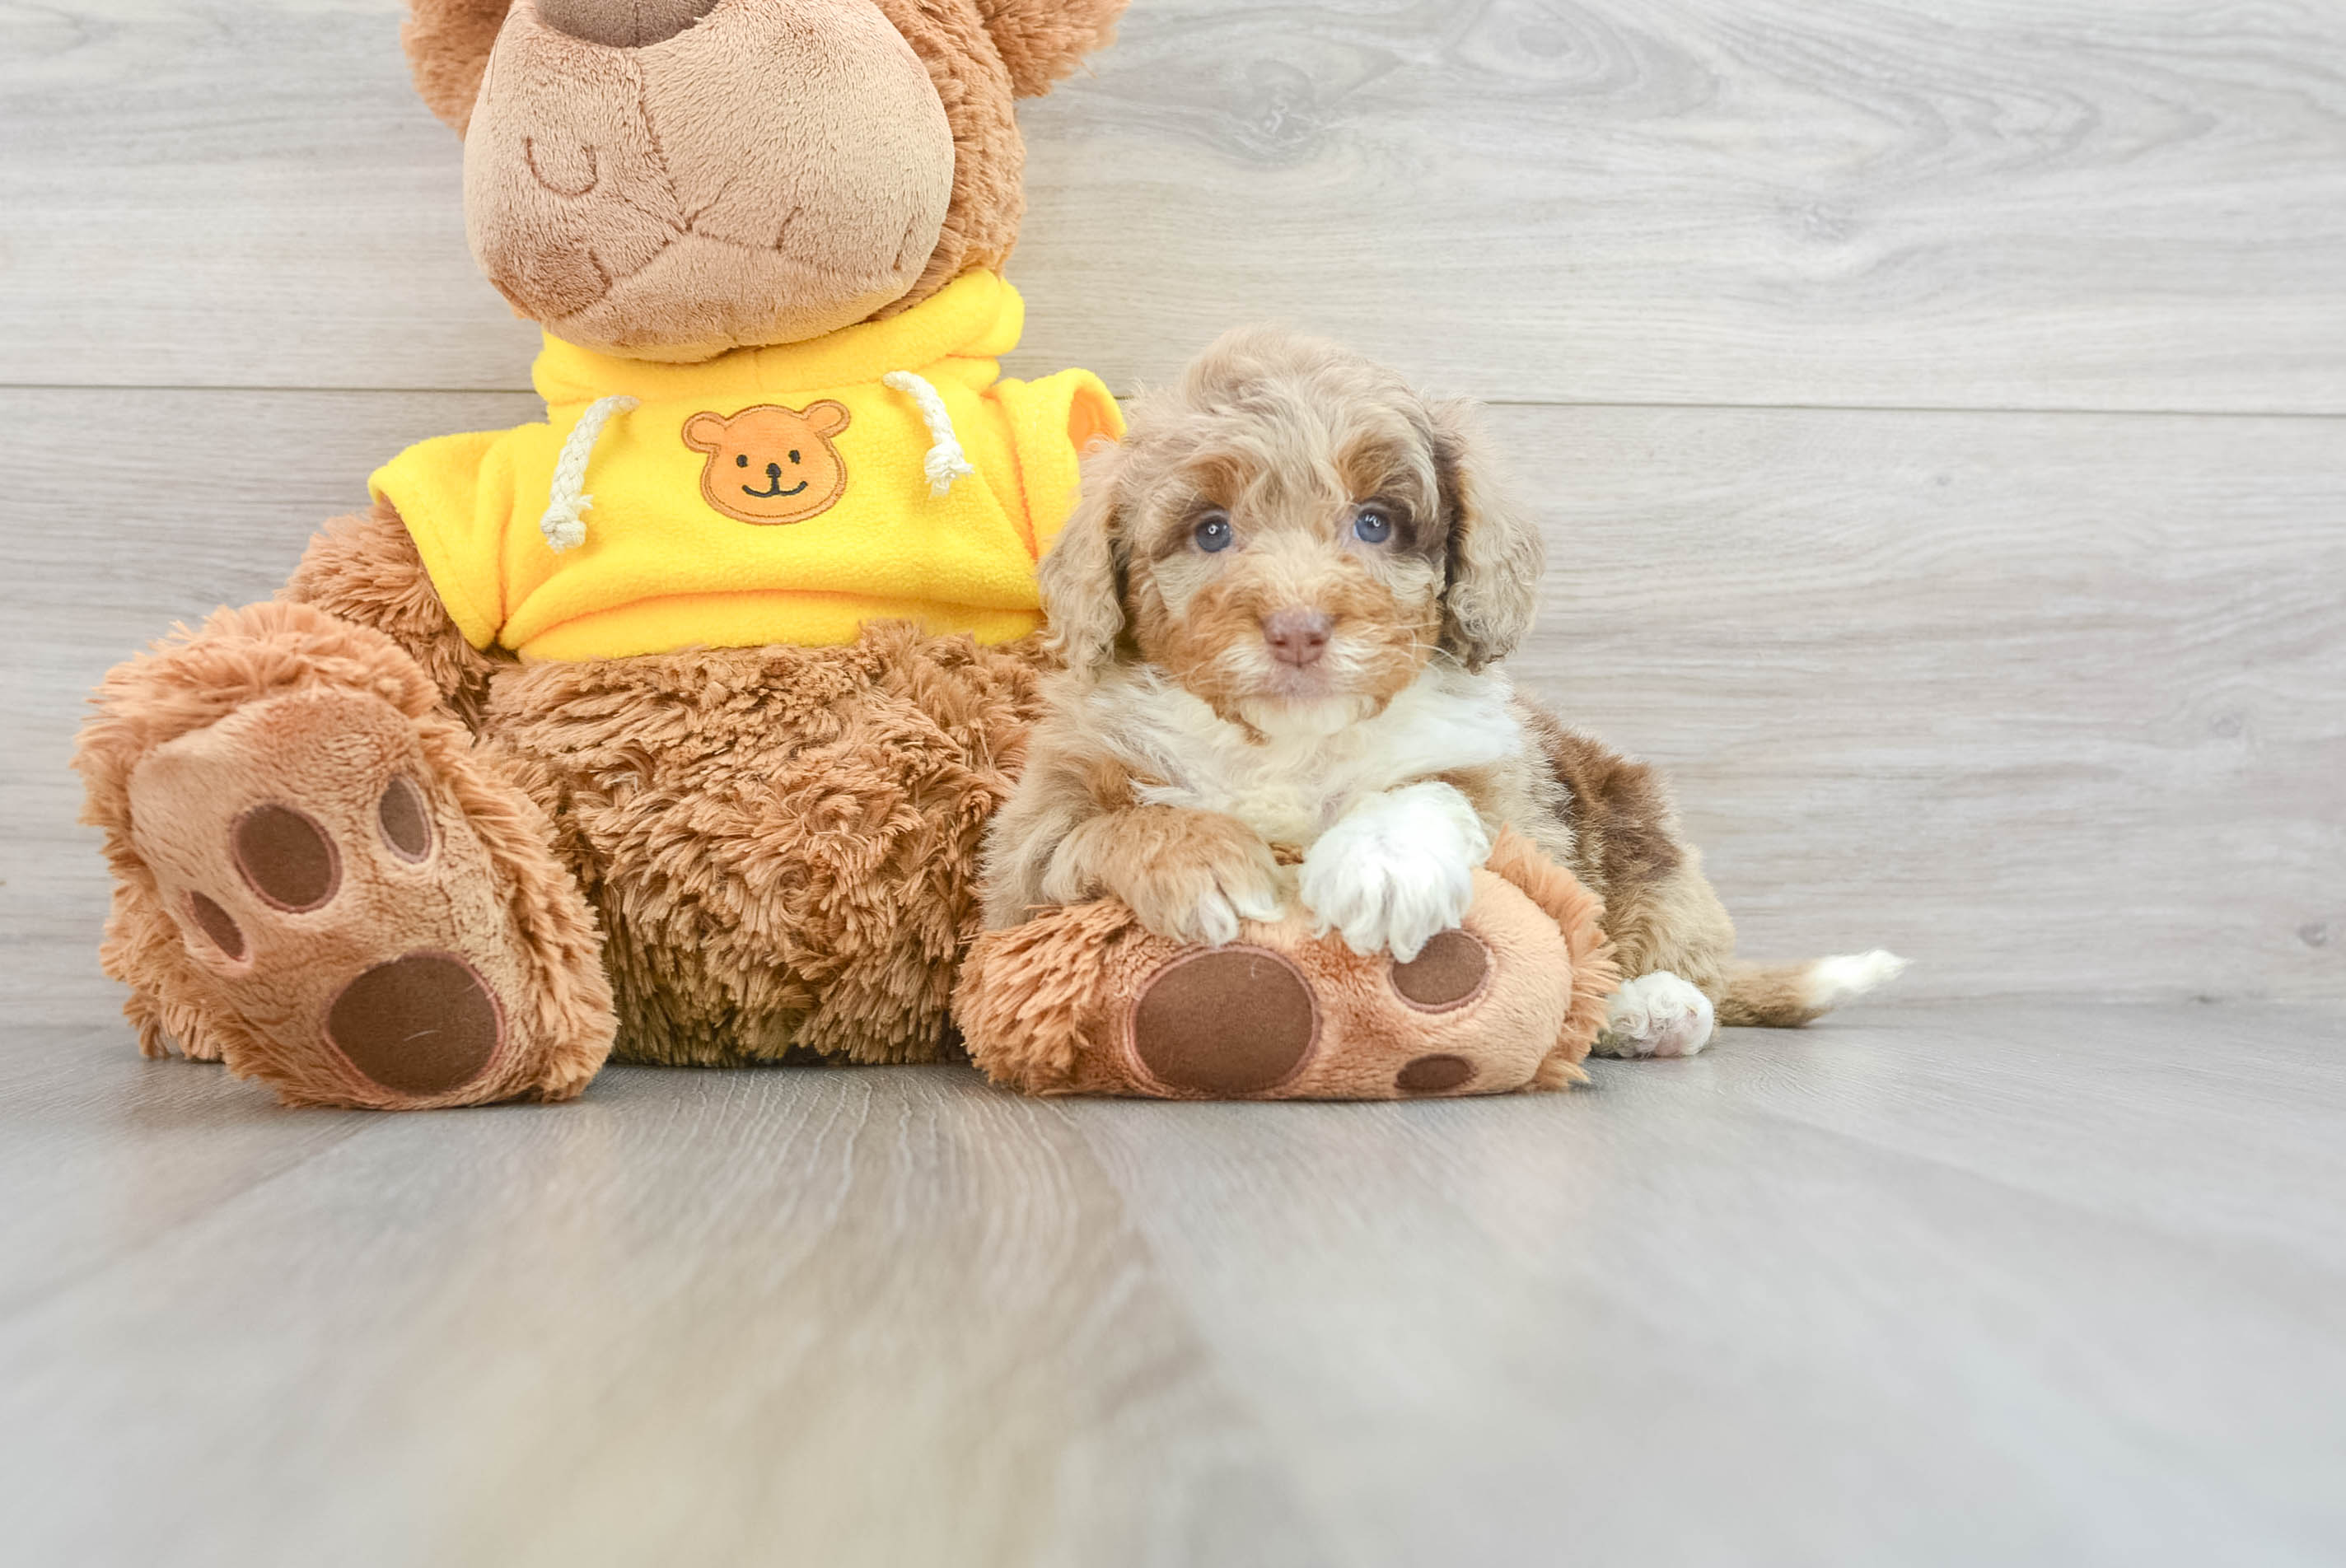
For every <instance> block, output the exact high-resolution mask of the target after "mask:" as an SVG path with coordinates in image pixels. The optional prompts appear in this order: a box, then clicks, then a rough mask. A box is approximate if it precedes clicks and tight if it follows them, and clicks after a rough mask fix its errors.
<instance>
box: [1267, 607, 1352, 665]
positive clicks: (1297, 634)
mask: <svg viewBox="0 0 2346 1568" xmlns="http://www.w3.org/2000/svg"><path fill="white" fill-rule="evenodd" d="M1335 629H1336V620H1335V617H1334V616H1330V615H1327V614H1325V613H1324V612H1322V611H1320V610H1281V611H1280V612H1279V613H1278V614H1277V615H1273V616H1264V617H1263V622H1262V636H1263V640H1264V641H1265V642H1267V643H1269V644H1270V651H1271V653H1272V655H1273V656H1274V657H1277V658H1278V660H1279V662H1280V663H1281V664H1291V665H1293V666H1294V667H1296V668H1298V669H1302V668H1304V667H1307V666H1310V665H1314V664H1317V663H1319V662H1320V656H1321V654H1323V653H1326V652H1327V651H1328V634H1329V633H1330V632H1332V631H1334V630H1335Z"/></svg>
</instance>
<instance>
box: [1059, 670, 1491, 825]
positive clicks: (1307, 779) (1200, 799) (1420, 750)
mask: <svg viewBox="0 0 2346 1568" xmlns="http://www.w3.org/2000/svg"><path fill="white" fill-rule="evenodd" d="M1512 698H1513V692H1512V690H1511V689H1510V687H1508V685H1507V682H1506V679H1505V677H1503V676H1499V675H1496V674H1484V675H1470V674H1468V673H1467V672H1466V671H1464V670H1462V669H1459V668H1457V667H1455V666H1451V665H1436V666H1434V667H1430V668H1428V669H1427V671H1426V672H1425V673H1424V674H1423V676H1421V677H1418V680H1417V682H1416V684H1415V685H1413V686H1412V687H1409V689H1407V690H1406V691H1403V693H1402V694H1401V695H1400V696H1398V697H1394V698H1393V700H1392V702H1391V703H1389V704H1387V705H1386V707H1385V709H1384V711H1383V712H1382V713H1380V714H1377V715H1375V716H1374V717H1372V718H1363V719H1359V720H1355V721H1352V722H1348V723H1337V722H1332V721H1331V722H1330V723H1328V724H1324V725H1321V724H1314V723H1312V722H1311V720H1310V718H1309V717H1308V716H1302V717H1301V721H1300V722H1298V723H1297V724H1296V725H1294V726H1293V727H1291V728H1290V727H1281V728H1279V729H1277V730H1274V731H1273V732H1271V733H1270V734H1268V735H1267V736H1265V737H1264V738H1253V737H1250V735H1249V733H1248V732H1247V730H1246V729H1245V728H1242V727H1240V726H1239V725H1235V724H1231V723H1229V722H1228V721H1226V720H1224V719H1222V718H1218V717H1216V715H1215V714H1214V712H1213V710H1212V709H1211V708H1209V707H1207V705H1206V704H1205V703H1203V702H1201V701H1199V699H1198V698H1197V697H1192V696H1190V695H1189V694H1188V692H1186V691H1183V690H1181V689H1180V688H1179V687H1176V686H1174V685H1172V684H1171V683H1169V682H1168V681H1166V680H1165V679H1164V678H1163V677H1160V676H1158V674H1157V673H1156V672H1155V671H1153V670H1147V669H1143V670H1136V671H1133V672H1131V673H1130V674H1129V675H1127V676H1126V677H1123V678H1121V679H1117V680H1113V681H1109V682H1107V683H1104V684H1103V685H1102V686H1100V687H1097V688H1096V689H1095V690H1094V692H1093V693H1092V695H1091V700H1092V701H1093V702H1095V703H1096V704H1098V705H1099V707H1098V708H1097V709H1096V711H1095V713H1094V714H1093V715H1092V716H1091V718H1092V725H1091V726H1090V728H1092V729H1093V732H1094V733H1095V734H1099V735H1105V736H1107V737H1110V738H1112V743H1113V744H1114V746H1115V748H1116V749H1117V751H1118V752H1119V753H1120V754H1121V759H1122V760H1123V761H1124V762H1125V764H1126V765H1127V767H1129V768H1131V769H1132V770H1133V771H1134V772H1136V773H1137V774H1140V775H1142V776H1143V777H1146V778H1149V779H1162V780H1164V782H1163V783H1162V784H1151V785H1148V786H1145V787H1142V788H1141V789H1139V790H1138V791H1137V793H1138V796H1139V801H1140V803H1141V804H1143V805H1154V806H1179V807H1183V808H1185V809H1190V810H1201V811H1219V812H1222V813H1224V814H1226V815H1229V816H1232V817H1236V818H1238V819H1239V820H1240V821H1242V822H1244V823H1246V824H1247V825H1248V826H1249V827H1250V828H1252V829H1254V830H1255V831H1257V832H1258V833H1260V834H1261V835H1262V836H1263V838H1264V839H1266V840H1269V841H1270V842H1271V843H1274V844H1288V845H1292V846H1294V847H1296V848H1298V849H1305V848H1309V847H1310V846H1311V843H1312V842H1313V840H1317V839H1318V838H1319V837H1320V835H1321V834H1322V833H1324V832H1326V831H1327V830H1328V829H1330V828H1331V827H1332V826H1334V825H1335V823H1336V822H1337V821H1338V820H1341V818H1342V817H1343V815H1344V814H1345V813H1346V812H1347V811H1349V810H1351V809H1352V807H1353V806H1355V805H1357V804H1358V803H1359V802H1360V801H1361V800H1362V799H1365V798H1366V797H1369V796H1372V795H1377V794H1382V793H1383V792H1384V791H1386V790H1389V789H1397V788H1399V787H1401V786H1403V785H1405V784H1409V783H1412V782H1414V781H1416V780H1418V779H1429V778H1433V777H1435V776H1437V775H1439V774H1443V773H1446V772H1449V771H1451V770H1453V769H1467V768H1481V767H1487V766H1489V765H1491V764H1493V763H1495V762H1499V761H1503V760H1505V759H1508V758H1511V757H1515V756H1519V755H1521V754H1522V752H1523V750H1524V748H1525V746H1526V745H1527V744H1528V743H1529V742H1528V738H1526V736H1525V733H1524V729H1523V725H1522V723H1521V721H1520V720H1519V719H1518V718H1516V716H1515V708H1514V706H1513V701H1512Z"/></svg>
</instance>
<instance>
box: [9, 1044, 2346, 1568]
mask: <svg viewBox="0 0 2346 1568" xmlns="http://www.w3.org/2000/svg"><path fill="white" fill-rule="evenodd" d="M2341 1052H2346V1022H2341V1020H2340V1019H2339V1018H2338V1017H2337V1016H2336V1015H2335V1014H2334V1013H2319V1014H2317V1013H2312V1012H2310V1011H2308V1010H2304V1009H2294V1010H2292V1009H2282V1008H2274V1007H2203V1008H2198V1009H2192V1010H2178V1009H2175V1008H2171V1007H2166V1006H2137V1007H2110V1006H2104V1007H2098V1008H2096V1007H2077V1006H2062V1005H2055V1004H2050V1003H2021V1004H2013V1003H2006V1004H2001V1005H1998V1004H1978V1005H1974V1006H1969V1007H1955V1006H1952V1005H1948V1006H1935V1007H1932V1008H1927V1009H1918V1010H1895V1009H1883V1010H1877V1011H1875V1012H1872V1013H1866V1014H1863V1015H1851V1017H1850V1018H1848V1019H1846V1020H1844V1021H1842V1022H1840V1023H1829V1024H1826V1025H1823V1026H1821V1027H1819V1028H1817V1029H1814V1030H1811V1031H1810V1032H1808V1033H1803V1034H1798V1035H1790V1036H1784V1035H1774V1036H1760V1035H1756V1034H1747V1033H1738V1034H1733V1035H1730V1036H1729V1038H1728V1040H1727V1041H1726V1043H1725V1044H1722V1045H1721V1046H1719V1048H1718V1049H1717V1050H1716V1051H1715V1052H1714V1053H1713V1054H1710V1055H1708V1056H1705V1057H1702V1058H1700V1059H1698V1060H1696V1061H1694V1062H1690V1063H1676V1064H1611V1063H1604V1064H1597V1072H1596V1085H1595V1087H1594V1088H1593V1089H1591V1090H1586V1091H1583V1092H1580V1093H1577V1094H1575V1095H1567V1096H1561V1097H1553V1098H1541V1099H1518V1100H1508V1101H1496V1102H1488V1103H1475V1102H1466V1103H1453V1104H1446V1105H1382V1106H1341V1105H1340V1106H1301V1107H1262V1106H1180V1107H1166V1106H1160V1105H1125V1104H1100V1103H1092V1104H1056V1103H1036V1102H1032V1101H1024V1100H1019V1099H1015V1098H1013V1097H1011V1096H1009V1095H1001V1094H997V1093H995V1092H994V1091H991V1090H989V1089H986V1088H984V1087H983V1086H982V1085H981V1084H978V1083H977V1082H976V1081H974V1078H973V1077H972V1076H971V1075H969V1074H965V1073H963V1072H960V1071H957V1070H953V1069H937V1068H911V1069H897V1070H866V1071H832V1072H824V1071H804V1070H778V1071H770V1072H763V1073H724V1074H719V1073H683V1072H659V1071H653V1070H646V1069H629V1070H624V1071H615V1072H613V1073H611V1074H607V1076H606V1077H605V1078H604V1079H603V1080H602V1081H601V1082H600V1083H598V1084H597V1085H596V1086H595V1088H594V1089H593V1090H592V1091H591V1092H590V1094H589V1095H588V1096H587V1098H586V1101H585V1102H584V1103H583V1104H581V1105H575V1106H570V1107H566V1108H561V1109H555V1110H546V1109H537V1108H530V1109H508V1110H500V1111H493V1112H474V1113H456V1114H451V1115H431V1116H412V1117H382V1116H355V1115H337V1114H332V1113H305V1114H296V1113H286V1112H280V1111H276V1110H273V1109H271V1108H270V1106H269V1105H267V1103H266V1102H265V1100H264V1099H263V1098H262V1097H260V1096H259V1095H254V1094H252V1093H251V1092H250V1091H249V1090H247V1089H246V1088H244V1087H242V1086H240V1085H238V1084H232V1083H230V1082H229V1081H228V1080H227V1079H226V1078H225V1076H224V1075H223V1074H220V1073H219V1070H218V1069H216V1068H209V1067H198V1066H191V1065H189V1064H178V1063H168V1064H165V1063H158V1064H142V1063H139V1062H138V1061H137V1060H135V1059H134V1058H132V1057H131V1056H130V1055H129V1054H128V1053H126V1052H125V1051H124V1050H123V1049H122V1043H121V1041H120V1039H119V1037H118V1035H117V1033H116V1032H114V1031H112V1030H110V1029H108V1028H106V1027H104V1026H103V1025H102V1024H101V1023H90V1024H86V1025H84V1026H82V1027H79V1028H76V1029H70V1030H57V1029H21V1028H15V1027H13V1026H12V1027H9V1028H8V1029H7V1030H6V1032H5V1034H0V1190H5V1192H6V1193H7V1194H8V1195H9V1199H10V1201H9V1203H8V1205H7V1206H6V1208H5V1212H0V1256H5V1258H6V1260H7V1270H6V1277H5V1280H0V1397H5V1411H6V1418H5V1422H0V1518H5V1520H7V1522H8V1525H7V1534H8V1536H9V1546H8V1548H7V1552H6V1556H7V1559H8V1560H9V1561H10V1562H12V1563H44V1564H46V1563H58V1564H64V1563H74V1564H87V1563H199V1562H200V1563H213V1562H218V1563H239V1564H244V1563H337V1564H351V1565H353V1568H355V1565H360V1564H374V1563H431V1564H447V1563H483V1564H501V1565H503V1564H523V1563H531V1564H535V1563H546V1564H549V1565H566V1564H572V1563H581V1562H591V1563H602V1562H639V1563H727V1562H771V1563H873V1564H894V1563H1005V1564H1008V1563H1052V1564H1061V1563H1064V1564H1067V1565H1069V1568H1091V1565H1096V1564H1104V1563H1134V1564H1140V1563H1199V1564H1213V1565H1229V1564H1238V1563H1281V1564H1288V1563H1525V1564H1546V1563H1782V1564H1788V1565H1789V1564H1814V1563H1950V1564H1953V1563H1996V1564H2024V1563H2025V1564H2035V1563H2044V1564H2064V1565H2074V1564H2080V1563H2108V1564H2147V1563H2177V1564H2189V1565H2191V1568H2206V1565H2207V1564H2209V1563H2224V1564H2227V1565H2231V1564H2262V1563H2335V1562H2337V1561H2338V1560H2339V1559H2340V1556H2341V1553H2346V1488H2341V1486H2340V1485H2339V1477H2340V1475H2341V1473H2346V1431H2341V1418H2340V1413H2339V1412H2340V1411H2341V1409H2346V1335H2341V1331H2340V1330H2341V1324H2346V1227H2341V1222H2340V1207H2339V1202H2338V1199H2339V1195H2340V1193H2341V1190H2346V1083H2341V1075H2340V1074H2339V1072H2338V1067H2337V1064H2338V1060H2339V1057H2340V1054H2341Z"/></svg>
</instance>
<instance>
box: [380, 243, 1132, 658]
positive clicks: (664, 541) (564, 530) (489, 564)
mask: <svg viewBox="0 0 2346 1568" xmlns="http://www.w3.org/2000/svg"><path fill="white" fill-rule="evenodd" d="M1024 324H1025V305H1024V303H1023V302H1022V301H1021V300H1019V298H1018V294H1017V291H1016V290H1013V289H1012V288H1011V287H1010V285H1009V284H1007V283H1005V282H1004V281H1003V280H1001V279H1000V278H999V277H997V276H995V275H994V274H993V273H990V272H972V273H969V274H967V275H966V276H964V277H963V278H961V279H959V280H956V281H955V282H954V283H952V284H950V285H948V286H947V287H946V288H945V289H944V290H943V291H942V292H940V293H939V294H938V295H936V297H935V298H933V299H932V300H926V301H924V302H923V303H922V304H920V305H917V306H915V307H913V309H912V310H910V311H905V312H904V313H903V315H901V316H897V317H894V318H892V319H891V320H889V321H874V322H867V323H865V324H864V325H862V326H857V327H849V328H846V329H845V330H843V331H838V332H834V333H831V335H830V336H828V337H824V338H820V339H817V340H816V341H812V342H809V343H796V344H791V345H789V346H787V347H783V348H772V349H742V350H739V351H735V352H733V353H729V354H726V355H724V356H722V357H721V358H719V359H716V360H712V361H709V362H708V363H706V364H699V365H663V364H651V363H648V362H645V361H637V360H622V359H615V358H611V357H609V356H607V355H603V354H597V353H590V352H589V351H586V350H585V349H580V348H576V347H574V346H573V345H571V344H568V343H565V342H561V341H556V340H555V339H553V338H548V339H547V340H546V351H545V352H544V353H543V354H541V355H540V356H539V357H538V361H537V366H536V370H535V382H536V386H537V390H538V393H539V395H541V396H542V397H544V398H545V399H546V410H547V412H548V415H549V419H548V422H547V423H544V424H531V425H524V426H523V427H521V428H520V429H518V430H508V431H503V432H497V433H486V434H479V435H450V436H443V437H441V438H440V439H438V440H435V441H427V442H424V443H423V444H421V445H419V446H413V447H410V448H409V449H408V450H407V451H406V452H404V453H401V454H400V455H399V456H398V457H397V458H394V459H393V461H392V462H391V463H387V464H386V465H384V467H383V468H382V469H381V470H380V471H379V472H377V473H376V474H375V475H374V478H373V480H372V490H373V492H374V494H376V495H377V496H379V497H381V498H382V499H383V500H386V501H389V502H390V503H391V504H393V506H395V507H397V508H398V509H399V514H400V515H401V516H402V517H403V518H404V519H405V520H406V523H407V528H408V532H409V533H410V534H411V535H413V537H414V540H415V545H416V548H417V549H418V550H419V551H420V552H421V553H422V554H423V564H424V565H425V566H426V568H428V569H429V570H430V572H431V574H432V582H433V586H434V587H435V588H437V589H438V590H439V593H440V597H441V599H442V601H443V602H444V604H445V605H446V606H447V607H448V613H449V614H450V616H453V617H454V620H455V622H456V625H457V626H458V627H459V628H460V629H462V630H463V632H464V636H466V637H467V638H469V639H470V640H471V641H472V643H473V645H474V647H481V648H486V647H491V646H493V645H494V646H498V647H505V648H509V649H511V650H513V651H514V652H515V653H517V654H519V655H520V656H521V657H524V658H525V659H531V660H543V659H586V658H617V657H627V656H629V655H634V654H648V653H664V652H668V651H669V650H672V649H676V648H680V647H704V646H705V647H758V646H760V645H763V644H768V643H789V644H797V645H801V646H808V647H811V646H820V645H824V644H836V643H845V642H852V641H853V640H854V638H855V634H856V629H857V627H859V626H862V624H863V623H864V622H866V621H872V620H913V621H918V622H920V623H921V624H922V625H923V626H926V627H927V628H928V629H929V630H931V631H932V632H970V633H973V634H974V635H975V636H977V638H978V639H979V640H980V641H981V642H987V643H1003V642H1010V641H1014V640H1015V639H1016V638H1018V637H1021V636H1025V635H1026V634H1027V633H1028V632H1030V631H1033V630H1034V629H1035V627H1037V626H1040V625H1041V624H1042V609H1041V601H1040V599H1039V598H1038V597H1037V596H1036V594H1035V562H1036V561H1037V560H1039V559H1040V558H1041V556H1042V553H1043V552H1044V551H1045V550H1047V549H1049V548H1050V546H1051V543H1052V541H1053V540H1054V539H1056V537H1057V536H1058V532H1059V529H1060V527H1061V526H1062V525H1063V524H1065V523H1066V519H1067V514H1068V513H1069V512H1070V511H1072V510H1073V508H1074V504H1075V494H1076V458H1077V456H1078V454H1080V453H1082V452H1083V450H1084V449H1085V448H1086V447H1087V446H1089V445H1090V444H1091V443H1094V442H1096V441H1099V440H1108V441H1114V440H1117V439H1119V438H1121V437H1122V435H1123V433H1124V421H1123V418H1122V416H1121V415H1120V414H1119V412H1117V405H1116V400H1115V399H1114V398H1112V397H1110V396H1109V395H1108V392H1107V388H1106V387H1105V386H1102V385H1101V384H1100V382H1099V379H1098V378H1097V377H1096V376H1094V375H1092V374H1091V373H1090V372H1087V371H1066V372H1061V373H1060V374H1058V375H1055V376H1050V377H1047V378H1045V379H1044V380H1042V381H1038V382H1017V381H1003V380H1000V379H998V378H999V377H1000V375H1001V367H1000V366H999V365H998V364H997V363H996V362H995V361H996V358H997V356H999V355H1001V354H1004V353H1005V352H1007V351H1010V350H1011V349H1012V348H1014V347H1015V346H1016V345H1017V341H1018V334H1019V331H1020V329H1021V328H1022V327H1023V326H1024Z"/></svg>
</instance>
